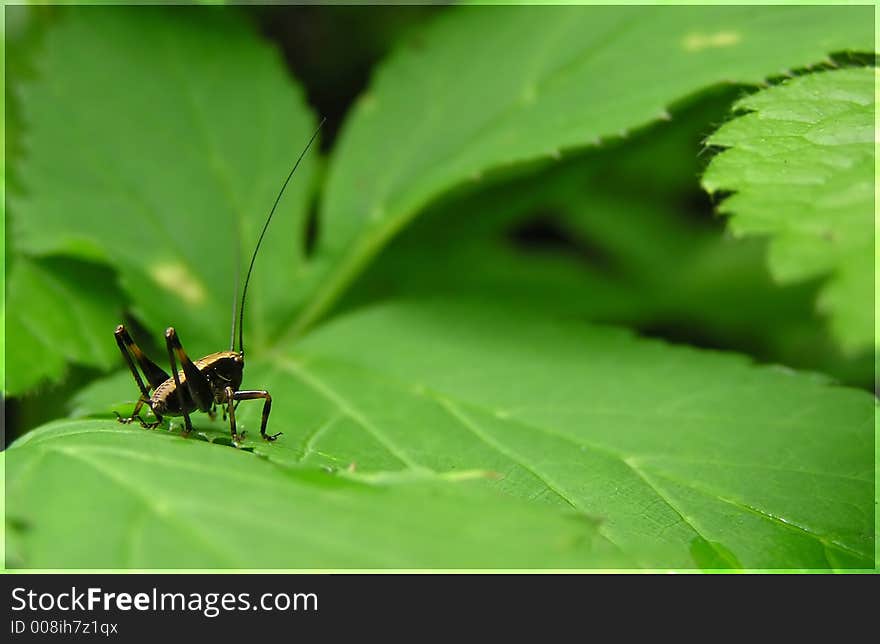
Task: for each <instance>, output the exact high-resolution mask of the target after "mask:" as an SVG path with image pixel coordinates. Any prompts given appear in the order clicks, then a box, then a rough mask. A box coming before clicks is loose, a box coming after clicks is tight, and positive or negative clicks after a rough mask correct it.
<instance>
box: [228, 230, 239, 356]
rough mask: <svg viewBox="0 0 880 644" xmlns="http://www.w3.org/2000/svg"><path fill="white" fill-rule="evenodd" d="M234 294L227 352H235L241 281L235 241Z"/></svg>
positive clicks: (237, 243) (237, 247)
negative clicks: (236, 319)
mask: <svg viewBox="0 0 880 644" xmlns="http://www.w3.org/2000/svg"><path fill="white" fill-rule="evenodd" d="M234 241H235V292H234V293H233V294H232V330H231V331H230V332H229V350H230V351H235V317H236V316H235V314H236V313H238V285H239V282H240V281H241V244H240V243H239V240H238V239H235V240H234Z"/></svg>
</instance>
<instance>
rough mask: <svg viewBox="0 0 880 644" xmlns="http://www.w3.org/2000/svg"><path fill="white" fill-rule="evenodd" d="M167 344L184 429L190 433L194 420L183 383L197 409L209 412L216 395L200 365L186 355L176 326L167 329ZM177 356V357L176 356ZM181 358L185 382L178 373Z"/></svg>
mask: <svg viewBox="0 0 880 644" xmlns="http://www.w3.org/2000/svg"><path fill="white" fill-rule="evenodd" d="M165 346H166V347H167V348H168V361H169V362H170V363H171V376H172V377H173V378H174V387H175V389H176V391H177V402H178V404H179V405H180V411H181V413H182V414H183V426H184V431H185V432H186V433H187V434H188V433H190V432H191V431H192V428H193V427H192V421H191V420H190V419H189V411H188V410H187V407H186V401H185V400H184V397H183V388H182V386H181V385H182V384H185V385H186V389H187V391H188V392H189V395H190V398H192V400H193V402H195V405H196V409H198V410H199V411H203V412H206V413H207V412H209V411H210V410H211V407H212V405H213V404H214V395H213V392H212V390H211V383H209V382H208V379H207V378H206V377H205V374H203V373H202V372H201V371H199V369H198V367H196V365H195V364H194V363H193V361H192V360H190V359H189V356H188V355H186V351H184V350H183V345H182V344H181V343H180V338H179V337H178V336H177V331H175V330H174V327H171V326H170V327H168V328H167V329H165ZM175 356H176V358H175ZM178 359H179V360H180V366H181V367H182V368H183V374H184V375H185V376H186V381H185V382H184V383H181V382H180V375H179V374H178V373H177V360H178Z"/></svg>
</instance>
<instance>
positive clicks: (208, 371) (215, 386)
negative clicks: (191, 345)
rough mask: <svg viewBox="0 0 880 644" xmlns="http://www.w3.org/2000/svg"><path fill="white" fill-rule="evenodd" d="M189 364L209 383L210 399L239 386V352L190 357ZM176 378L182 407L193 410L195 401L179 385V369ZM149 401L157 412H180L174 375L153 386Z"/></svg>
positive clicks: (220, 398) (241, 366)
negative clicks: (182, 403) (192, 359)
mask: <svg viewBox="0 0 880 644" xmlns="http://www.w3.org/2000/svg"><path fill="white" fill-rule="evenodd" d="M193 364H195V366H196V368H197V369H198V370H199V371H200V372H202V373H203V374H204V375H205V377H206V378H207V379H208V382H209V383H211V389H212V391H213V393H214V400H216V401H218V402H221V401H223V400H224V396H225V393H224V392H225V391H226V387H232V390H233V391H238V390H239V389H240V388H241V379H242V376H243V374H244V355H243V354H242V353H241V352H239V351H218V352H217V353H212V354H210V355H207V356H205V357H204V358H200V359H198V360H194V361H193ZM177 377H178V378H179V379H180V384H181V387H182V390H183V391H182V393H183V399H184V406H185V407H186V408H187V409H186V410H187V412H190V411H193V410H194V409H195V408H196V404H195V402H194V401H193V400H192V397H191V396H190V394H189V390H188V389H187V387H185V386H183V385H184V383H185V382H186V374H185V373H184V372H183V370H180V371H178V372H177ZM150 401H151V406H152V408H153V409H154V410H156V411H158V412H159V413H160V414H168V415H171V416H175V415H179V414H180V413H181V409H180V403H179V401H178V398H177V387H176V385H175V383H174V378H169V379H168V380H166V381H165V382H163V383H162V384H161V385H159V386H158V387H156V390H155V391H154V392H153V395H152V396H151V397H150Z"/></svg>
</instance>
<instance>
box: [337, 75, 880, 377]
mask: <svg viewBox="0 0 880 644" xmlns="http://www.w3.org/2000/svg"><path fill="white" fill-rule="evenodd" d="M735 93H737V92H731V91H725V92H722V93H719V94H717V95H712V96H707V97H703V98H702V99H701V100H699V101H696V102H695V103H694V104H693V105H690V106H688V107H687V108H686V109H681V110H675V111H674V112H673V113H672V115H671V119H670V120H669V121H665V122H662V123H658V124H656V125H655V126H652V127H651V128H649V129H647V130H646V131H643V132H640V133H638V134H637V135H634V136H632V137H629V138H628V139H626V140H623V141H620V142H617V143H615V144H613V145H608V146H604V147H602V148H599V149H595V150H589V151H585V152H583V153H581V154H578V155H572V157H571V158H567V159H564V160H562V161H560V162H555V163H549V164H545V165H544V166H543V167H541V168H538V169H532V170H531V171H530V172H529V173H528V174H527V175H525V176H523V175H522V174H516V175H514V176H512V177H508V178H506V179H505V180H503V181H498V182H497V184H494V185H492V186H484V187H483V188H482V189H481V190H479V191H475V192H473V193H467V194H464V195H459V196H457V197H451V198H449V199H445V200H442V201H440V202H438V203H437V204H435V205H434V206H432V207H429V208H428V209H427V210H426V212H425V213H424V214H423V215H421V216H420V217H419V219H418V220H417V221H416V222H414V223H413V224H412V225H411V226H410V227H409V228H407V230H405V231H404V232H403V233H402V234H400V235H399V236H398V237H397V238H395V240H393V241H392V242H391V243H390V244H389V246H388V247H387V248H386V249H385V250H384V251H383V252H382V254H381V255H380V256H379V257H377V259H376V261H375V262H374V263H373V264H372V265H371V266H370V268H368V269H367V270H366V271H365V273H364V275H363V276H362V277H361V278H360V279H359V280H358V281H357V282H355V284H354V286H353V288H352V289H350V291H349V293H348V294H347V295H346V297H345V298H344V299H343V300H342V301H341V303H340V306H339V308H340V309H341V310H347V309H351V308H356V307H358V306H362V305H364V304H365V303H371V302H376V301H382V300H388V299H391V298H401V297H404V298H413V297H424V296H429V295H440V294H442V295H444V296H454V297H456V298H458V297H470V298H477V299H479V300H482V301H484V302H502V303H511V302H517V303H519V304H521V305H522V306H524V307H531V308H533V309H534V310H536V311H553V312H557V313H559V314H563V315H570V316H574V315H577V316H583V317H585V318H587V319H590V320H594V321H602V322H610V323H614V324H625V325H628V326H635V327H637V328H639V329H646V330H650V331H651V332H652V333H658V332H660V333H672V334H675V333H677V334H678V335H677V336H675V337H681V336H682V335H683V333H682V331H681V330H682V329H684V330H686V332H687V334H688V336H687V337H688V340H689V341H694V338H698V339H699V340H700V341H702V342H703V343H706V344H708V345H709V346H716V347H724V348H726V349H733V350H737V351H741V352H747V353H749V354H751V355H755V356H758V357H759V359H760V360H761V361H765V362H766V361H770V362H779V363H782V364H786V365H788V366H791V367H796V368H805V369H812V370H820V371H823V372H825V373H829V374H832V375H834V376H835V377H836V378H839V379H843V380H844V381H846V382H849V383H854V384H858V385H862V386H871V384H872V383H873V373H874V372H873V361H872V359H871V356H869V355H865V356H864V358H862V359H860V360H859V361H855V360H853V359H852V358H851V357H846V358H845V357H844V356H843V355H841V352H840V351H839V350H838V348H837V346H836V342H835V341H834V339H833V338H832V337H831V335H830V333H829V332H828V329H827V325H826V324H825V321H824V320H822V319H820V318H819V316H818V315H816V314H815V313H814V311H813V301H814V298H815V294H816V292H817V290H818V285H817V284H816V283H815V282H814V281H811V282H809V283H805V284H795V285H787V286H781V285H779V284H777V283H776V282H775V281H774V280H773V279H772V277H771V276H770V275H769V273H768V270H767V267H766V257H765V254H766V243H765V240H763V239H753V238H749V239H733V238H731V236H726V235H723V234H722V233H723V224H721V222H718V221H711V220H710V219H709V218H708V217H706V215H707V214H708V213H709V212H710V210H709V209H710V208H711V205H710V204H709V201H708V199H706V200H705V204H703V203H702V202H701V201H700V197H701V196H702V195H701V192H702V190H701V188H700V186H699V180H698V177H699V176H700V174H701V173H702V169H703V167H702V166H703V165H705V164H703V163H701V161H702V160H701V159H700V158H698V155H697V152H698V151H699V150H700V149H701V146H702V141H703V139H704V138H705V136H706V134H707V133H708V132H710V131H712V130H713V129H714V127H715V126H714V125H713V123H717V122H718V121H719V120H720V119H721V118H722V117H723V115H725V114H726V113H727V111H728V110H729V106H730V104H731V102H732V100H731V96H732V95H734V94H735ZM658 159H662V160H663V163H662V164H659V165H658V163H657V160H658ZM636 185H637V186H638V187H639V189H638V190H633V186H636ZM695 204H699V205H695ZM767 320H773V323H772V324H769V325H768V323H767ZM847 358H848V359H847Z"/></svg>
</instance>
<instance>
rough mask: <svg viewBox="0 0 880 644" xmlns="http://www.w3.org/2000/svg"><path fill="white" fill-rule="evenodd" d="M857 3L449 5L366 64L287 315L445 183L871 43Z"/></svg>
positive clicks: (310, 302)
mask: <svg viewBox="0 0 880 644" xmlns="http://www.w3.org/2000/svg"><path fill="white" fill-rule="evenodd" d="M870 24H871V20H870V10H869V9H865V10H862V8H859V7H849V8H841V7H773V8H770V7H761V8H756V7H647V8H646V7H627V8H624V7H598V6H596V7H460V8H457V9H454V10H451V11H449V12H447V13H445V14H444V15H442V16H441V17H440V19H439V20H437V21H436V22H435V23H434V24H433V25H432V27H431V28H430V29H426V30H425V31H424V32H423V33H420V34H419V35H418V36H417V37H415V38H413V39H411V40H410V42H409V43H408V46H405V47H401V48H400V49H399V51H398V52H397V53H396V54H395V55H394V56H392V57H391V58H390V59H389V60H388V61H387V62H386V63H385V64H384V65H382V67H381V68H380V69H379V70H378V72H377V74H376V76H375V79H374V82H373V84H372V86H371V88H370V89H369V90H368V91H367V92H366V94H364V95H363V96H362V97H361V99H360V100H359V101H358V103H357V105H356V106H355V109H354V111H353V113H352V115H351V117H350V118H349V120H348V122H347V123H346V126H345V128H344V130H343V133H342V135H341V137H340V140H339V142H338V144H337V146H336V149H335V151H334V153H333V157H332V162H331V165H330V169H329V173H328V178H327V186H326V190H325V194H324V201H323V203H322V208H321V226H322V234H321V238H320V243H319V252H321V253H322V254H323V255H324V257H323V261H322V262H320V263H318V264H317V265H316V266H315V269H316V270H315V275H313V276H312V279H311V281H310V285H311V289H312V294H311V295H310V296H309V298H308V299H307V306H306V308H305V309H304V311H303V313H302V314H301V315H300V316H299V319H298V322H297V325H296V327H295V331H302V330H303V329H305V328H307V327H308V326H310V325H311V324H313V323H314V322H315V321H316V320H317V319H318V318H320V317H321V316H322V315H323V314H325V313H326V311H327V309H328V308H329V307H330V306H331V305H332V304H333V303H334V302H335V301H336V299H337V298H338V297H339V296H340V294H341V293H342V292H343V291H344V290H345V289H346V288H347V287H348V285H349V283H350V282H351V281H352V280H353V279H354V278H355V277H356V276H357V274H358V273H359V272H360V271H361V270H362V268H363V267H364V265H365V264H366V263H368V262H369V260H370V259H371V258H372V257H373V256H374V255H375V254H376V253H377V252H378V251H379V249H380V248H381V247H382V246H383V245H384V244H385V243H386V242H387V241H388V239H389V238H391V237H392V236H393V235H394V234H395V233H396V232H397V231H398V230H400V228H401V227H402V226H404V225H405V224H406V223H407V221H409V220H410V219H412V218H413V217H414V216H415V215H416V214H417V213H418V212H420V211H421V210H422V209H423V208H424V207H425V206H426V205H427V204H428V203H429V202H430V201H432V200H433V199H435V198H437V197H438V196H439V195H441V194H442V193H444V192H446V191H448V190H449V189H450V188H453V187H455V186H458V185H461V184H464V183H467V182H469V181H473V180H475V179H478V178H479V177H480V176H481V175H482V174H483V173H485V172H487V171H490V170H493V169H496V168H499V167H503V166H509V165H511V164H515V163H518V162H524V161H532V160H535V159H539V158H552V157H555V156H558V155H559V153H560V150H562V149H568V148H576V147H584V146H588V145H597V144H599V143H600V142H601V141H602V139H603V138H607V137H613V136H618V135H619V134H621V133H622V132H624V133H625V132H626V131H627V130H630V129H632V128H635V127H639V126H642V125H645V124H647V123H650V122H651V121H656V120H657V119H660V118H664V116H665V114H666V112H667V108H668V107H669V105H670V104H671V103H673V102H675V101H678V100H680V99H682V98H684V97H686V96H688V95H690V94H692V93H694V92H696V91H698V90H700V89H703V88H705V87H708V86H711V85H714V84H716V83H722V82H727V83H732V82H740V83H761V82H763V80H764V79H765V78H766V77H767V76H769V75H774V74H778V73H780V72H784V71H785V70H788V69H790V68H793V67H799V66H804V65H810V64H816V63H820V62H822V61H823V60H825V59H826V58H827V56H828V54H829V53H831V52H834V51H838V50H850V49H861V50H871V49H872V48H873V44H874V43H873V34H872V32H871V28H870Z"/></svg>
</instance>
